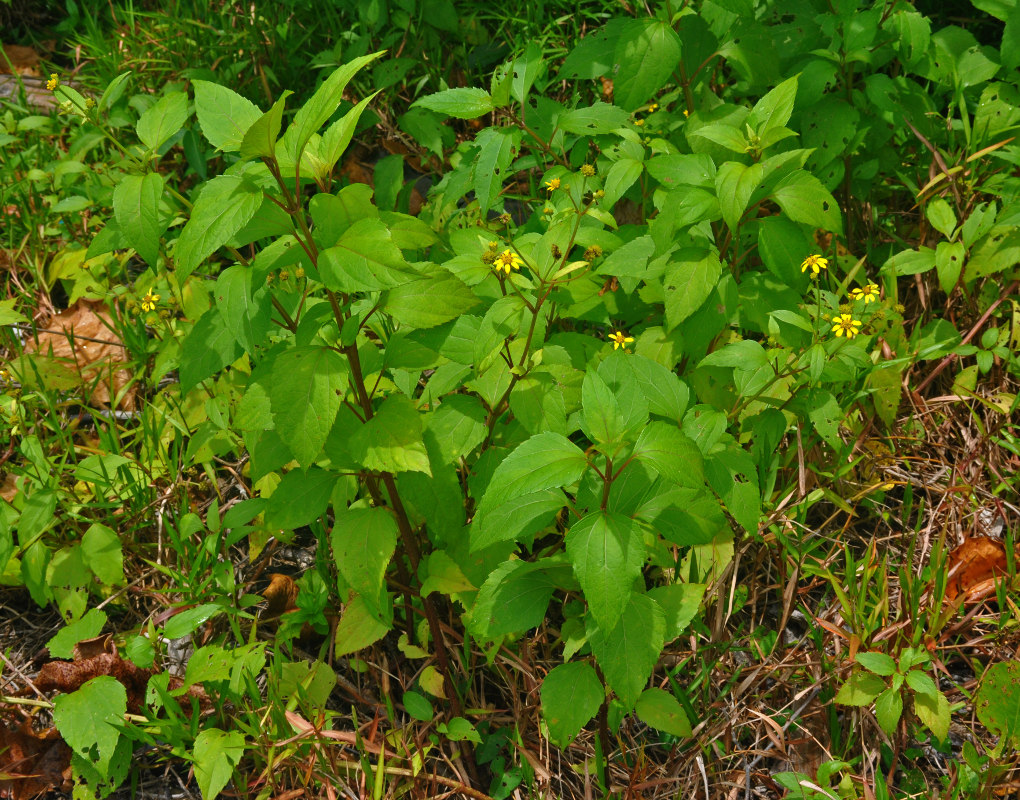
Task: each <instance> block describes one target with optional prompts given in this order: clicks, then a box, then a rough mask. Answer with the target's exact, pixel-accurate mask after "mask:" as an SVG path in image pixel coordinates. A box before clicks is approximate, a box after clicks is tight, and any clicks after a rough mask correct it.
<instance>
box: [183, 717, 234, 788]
mask: <svg viewBox="0 0 1020 800" xmlns="http://www.w3.org/2000/svg"><path fill="white" fill-rule="evenodd" d="M243 756H244V734H243V733H241V732H240V731H229V732H228V731H221V730H220V729H219V728H206V729H205V730H204V731H202V732H201V733H199V734H198V736H196V737H195V749H194V751H193V757H194V759H195V781H196V782H197V783H198V788H199V790H200V791H201V792H202V798H203V800H212V799H213V798H214V797H218V796H219V793H220V792H221V791H223V788H224V787H225V786H226V785H227V784H228V783H229V782H230V779H231V777H233V775H234V768H235V767H236V766H237V765H238V764H239V763H240V761H241V758H242V757H243Z"/></svg>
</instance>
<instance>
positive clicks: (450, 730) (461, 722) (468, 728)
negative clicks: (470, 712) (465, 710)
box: [436, 717, 482, 744]
mask: <svg viewBox="0 0 1020 800" xmlns="http://www.w3.org/2000/svg"><path fill="white" fill-rule="evenodd" d="M436 730H438V731H439V732H440V733H443V734H446V738H447V739H449V740H450V741H451V742H464V741H470V742H474V743H475V744H481V743H482V737H481V736H480V735H479V733H478V731H476V730H475V726H474V725H472V724H471V723H470V722H468V721H467V720H466V719H464V717H454V718H453V719H451V720H450V721H449V722H440V723H439V725H438V726H437V727H436Z"/></svg>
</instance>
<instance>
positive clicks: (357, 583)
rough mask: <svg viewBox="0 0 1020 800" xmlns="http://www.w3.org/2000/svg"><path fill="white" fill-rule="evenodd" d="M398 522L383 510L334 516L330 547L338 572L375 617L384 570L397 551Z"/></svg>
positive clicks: (383, 590) (381, 596) (380, 602)
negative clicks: (373, 612) (363, 600)
mask: <svg viewBox="0 0 1020 800" xmlns="http://www.w3.org/2000/svg"><path fill="white" fill-rule="evenodd" d="M397 534H398V532H397V522H396V520H395V519H394V517H393V514H392V513H391V512H390V511H389V510H387V509H384V508H356V509H355V508H352V509H348V510H346V511H344V512H342V513H338V514H337V516H336V522H335V523H334V525H333V531H332V533H331V534H330V543H331V544H332V547H333V559H334V561H335V562H336V566H337V569H338V570H339V571H340V574H341V575H343V576H344V579H345V580H346V581H347V583H348V584H349V585H350V587H351V588H352V589H354V591H356V592H357V593H358V594H360V595H361V596H362V597H363V598H364V599H365V604H366V606H367V607H368V608H369V609H370V610H372V611H375V612H376V613H379V609H381V608H382V606H383V601H384V598H385V594H386V568H387V567H388V566H389V563H390V558H391V557H392V556H393V551H394V550H395V549H396V547H397Z"/></svg>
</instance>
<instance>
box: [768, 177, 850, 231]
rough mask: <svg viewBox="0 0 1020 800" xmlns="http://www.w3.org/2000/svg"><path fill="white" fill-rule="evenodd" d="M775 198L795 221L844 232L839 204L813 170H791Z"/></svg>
mask: <svg viewBox="0 0 1020 800" xmlns="http://www.w3.org/2000/svg"><path fill="white" fill-rule="evenodd" d="M772 198H773V199H774V200H775V201H776V203H777V204H778V205H779V207H780V208H781V209H783V212H784V213H785V214H786V215H787V216H788V217H789V218H790V219H792V220H793V221H794V222H803V223H806V224H808V225H811V226H813V227H815V228H823V229H824V230H827V231H832V232H833V233H842V232H843V218H842V216H841V214H840V210H839V204H838V203H837V202H836V199H835V198H834V197H833V196H832V194H831V193H830V192H829V190H828V189H826V188H825V187H824V186H823V185H822V182H821V181H820V180H818V178H816V177H815V176H814V175H812V174H811V173H810V172H805V171H804V170H797V171H796V172H791V173H790V174H789V175H787V176H786V177H785V178H783V180H781V181H780V182H779V184H778V185H777V186H776V188H775V189H774V190H773V191H772Z"/></svg>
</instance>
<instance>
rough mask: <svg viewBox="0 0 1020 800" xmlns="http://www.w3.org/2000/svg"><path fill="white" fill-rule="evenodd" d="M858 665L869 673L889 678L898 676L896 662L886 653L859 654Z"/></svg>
mask: <svg viewBox="0 0 1020 800" xmlns="http://www.w3.org/2000/svg"><path fill="white" fill-rule="evenodd" d="M856 660H857V663H858V664H860V665H861V666H862V667H864V668H865V669H866V670H868V671H869V672H874V673H875V674H876V675H882V676H884V677H889V676H890V675H895V674H896V661H895V659H893V657H892V656H889V655H886V654H885V653H858V654H857V658H856Z"/></svg>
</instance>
